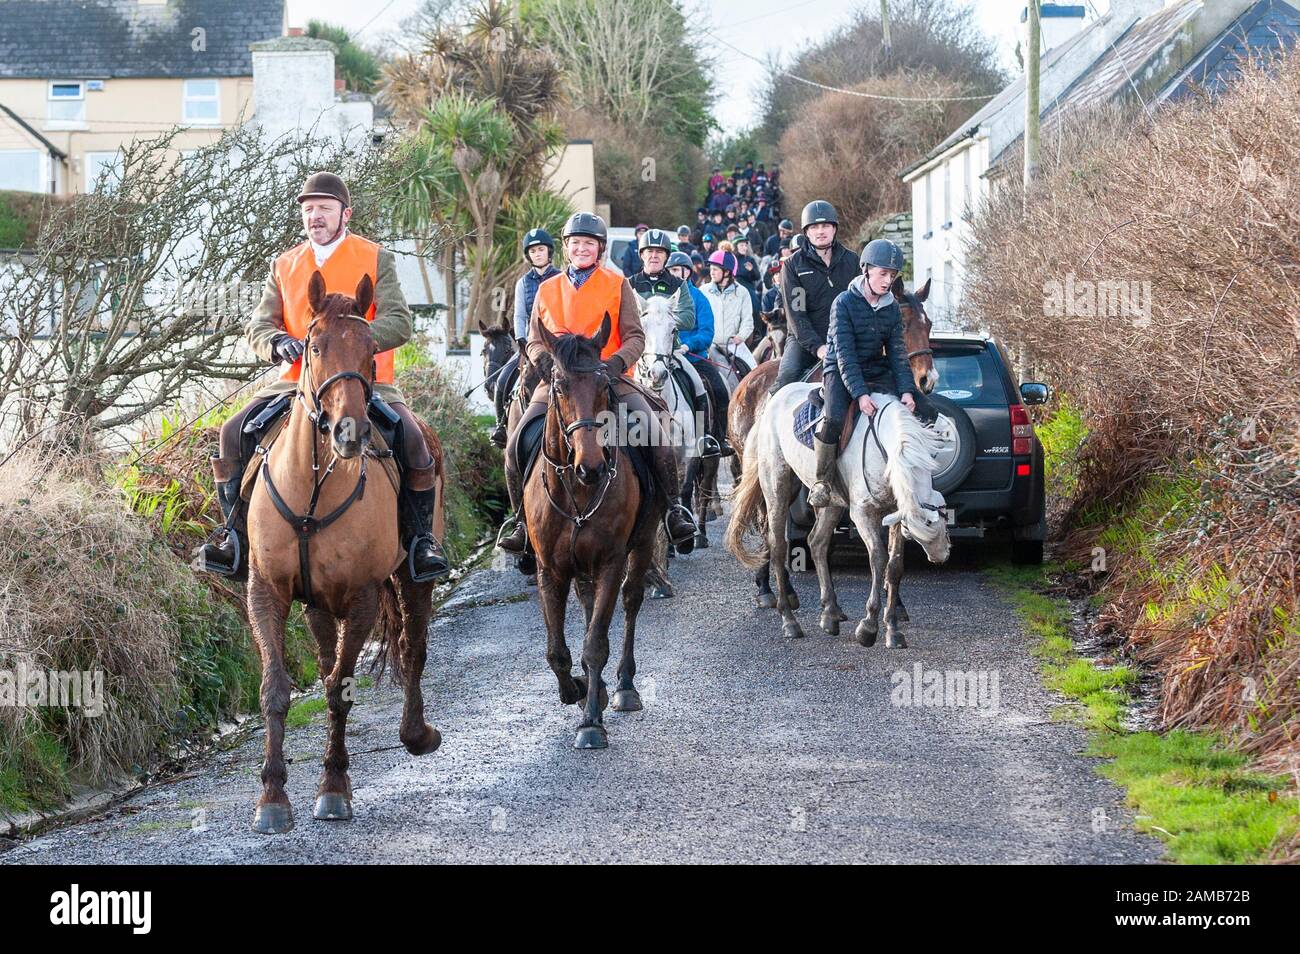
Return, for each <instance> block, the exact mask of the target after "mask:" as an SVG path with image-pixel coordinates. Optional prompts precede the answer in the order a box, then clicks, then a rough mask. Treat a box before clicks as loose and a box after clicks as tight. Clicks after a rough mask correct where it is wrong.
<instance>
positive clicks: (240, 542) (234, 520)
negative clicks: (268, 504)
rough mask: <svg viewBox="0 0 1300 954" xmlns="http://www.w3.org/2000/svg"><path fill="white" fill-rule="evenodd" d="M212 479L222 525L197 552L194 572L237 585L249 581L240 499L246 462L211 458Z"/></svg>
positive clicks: (245, 526) (244, 517) (244, 513)
mask: <svg viewBox="0 0 1300 954" xmlns="http://www.w3.org/2000/svg"><path fill="white" fill-rule="evenodd" d="M212 477H213V483H214V485H215V486H216V489H217V503H218V504H219V505H220V506H221V515H222V517H223V518H224V522H223V524H222V525H221V526H220V527H218V528H217V529H216V531H215V532H214V533H213V535H212V536H211V537H210V538H209V539H208V540H207V542H205V543H204V544H203V545H202V546H200V547H199V548H198V549H196V550H195V551H194V560H193V562H192V563H191V564H190V565H191V566H192V567H193V568H194V569H195V570H200V571H203V572H207V573H217V574H219V575H221V576H228V577H231V578H232V579H234V580H236V581H242V580H246V579H248V513H247V510H246V508H245V507H244V502H243V500H241V499H240V496H239V487H240V484H241V483H243V479H244V467H243V462H242V461H240V460H238V459H235V460H227V459H224V458H221V457H213V458H212Z"/></svg>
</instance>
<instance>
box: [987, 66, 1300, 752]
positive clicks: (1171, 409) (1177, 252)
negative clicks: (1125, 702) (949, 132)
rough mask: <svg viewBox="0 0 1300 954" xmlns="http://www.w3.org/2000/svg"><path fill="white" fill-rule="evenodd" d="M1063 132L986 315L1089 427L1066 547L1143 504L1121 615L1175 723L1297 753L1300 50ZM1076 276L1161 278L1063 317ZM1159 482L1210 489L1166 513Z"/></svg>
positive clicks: (998, 199) (991, 209)
mask: <svg viewBox="0 0 1300 954" xmlns="http://www.w3.org/2000/svg"><path fill="white" fill-rule="evenodd" d="M1044 141H1045V143H1044V144H1045V151H1046V152H1047V153H1048V154H1047V155H1046V156H1045V160H1046V161H1045V163H1044V170H1043V179H1042V181H1041V183H1040V184H1039V186H1038V187H1036V188H1035V190H1034V191H1033V193H1032V195H1031V196H1030V201H1029V202H1028V203H1027V205H1026V206H1025V207H1024V208H1023V209H1022V196H1021V194H1020V190H1019V188H1018V187H1017V186H1011V187H1007V188H1005V189H1000V190H995V195H994V196H993V198H992V200H991V201H990V202H989V203H988V205H987V206H986V208H984V209H983V210H982V211H981V213H980V214H979V216H978V218H977V222H976V229H975V233H976V244H975V246H974V247H973V248H972V255H971V273H970V275H969V276H968V281H967V284H966V287H967V292H966V294H967V302H966V305H967V308H968V310H969V312H970V315H969V317H971V318H973V319H975V320H976V321H978V322H979V323H981V324H983V325H984V326H986V327H988V328H990V329H992V330H993V331H994V332H995V333H996V334H997V335H998V336H999V337H1001V338H1003V339H1004V340H1007V341H1009V342H1016V343H1020V344H1023V346H1024V347H1025V349H1026V356H1027V359H1028V362H1029V363H1030V364H1031V365H1032V366H1033V368H1034V369H1035V372H1036V373H1039V374H1042V375H1044V376H1045V377H1046V379H1047V380H1050V381H1052V382H1053V383H1054V384H1055V385H1056V386H1057V387H1058V388H1059V389H1060V390H1061V391H1062V392H1064V393H1066V394H1068V395H1069V396H1070V399H1071V401H1072V402H1073V404H1074V405H1075V406H1077V407H1079V408H1080V410H1081V412H1082V414H1083V416H1084V419H1085V422H1086V424H1087V425H1088V427H1089V436H1088V438H1087V440H1086V442H1085V444H1084V446H1083V448H1082V450H1081V454H1080V480H1079V485H1078V490H1077V493H1076V495H1075V497H1074V499H1073V501H1072V503H1071V506H1070V508H1069V511H1068V515H1067V521H1066V522H1067V526H1068V527H1069V528H1070V532H1069V533H1068V535H1067V537H1066V539H1065V541H1064V552H1065V554H1066V555H1067V556H1071V555H1072V556H1080V557H1083V558H1084V559H1085V560H1087V559H1090V558H1091V557H1090V551H1091V547H1092V546H1093V545H1095V544H1096V543H1097V541H1098V540H1099V539H1103V540H1104V539H1107V537H1106V534H1107V532H1108V531H1110V533H1111V536H1112V537H1114V536H1115V535H1116V534H1118V532H1119V530H1120V529H1122V528H1120V527H1118V526H1117V523H1118V522H1119V521H1120V520H1121V518H1123V517H1124V515H1125V514H1128V515H1130V517H1131V516H1132V515H1133V514H1137V515H1138V518H1139V519H1140V520H1141V521H1143V525H1142V528H1141V529H1142V530H1143V531H1144V539H1143V540H1142V542H1141V545H1140V547H1139V548H1138V550H1137V551H1136V553H1137V555H1134V551H1132V550H1130V551H1129V552H1128V554H1127V555H1126V556H1125V557H1124V558H1116V557H1115V556H1112V559H1111V561H1110V573H1109V575H1108V577H1107V580H1106V590H1105V593H1106V596H1107V598H1108V605H1107V607H1106V610H1105V613H1104V617H1105V619H1106V621H1108V622H1110V623H1112V624H1114V625H1115V626H1116V627H1117V628H1118V629H1119V630H1120V631H1121V632H1124V633H1126V634H1127V635H1128V638H1129V640H1130V643H1131V645H1132V646H1133V647H1135V649H1136V650H1137V651H1138V654H1139V655H1140V656H1141V657H1142V658H1145V659H1146V660H1149V661H1150V662H1152V663H1153V664H1154V665H1155V666H1156V668H1157V669H1158V671H1159V672H1160V674H1161V676H1162V679H1163V694H1162V702H1161V715H1162V717H1163V720H1164V723H1165V725H1166V726H1214V727H1218V728H1225V729H1227V730H1229V731H1230V732H1231V733H1232V734H1233V735H1234V736H1235V737H1236V738H1237V740H1238V741H1239V742H1240V743H1241V744H1242V745H1243V746H1244V747H1245V748H1246V749H1247V750H1248V751H1252V752H1255V753H1257V754H1260V755H1261V756H1264V757H1265V758H1264V761H1265V763H1266V764H1270V763H1271V764H1274V765H1279V766H1280V765H1283V764H1286V763H1287V762H1288V759H1289V758H1291V757H1293V756H1294V755H1295V754H1296V753H1298V752H1300V740H1298V739H1297V734H1298V731H1297V719H1296V717H1297V713H1300V635H1298V634H1297V629H1296V627H1297V622H1296V621H1297V615H1296V614H1297V606H1296V579H1295V574H1296V562H1297V553H1298V550H1300V547H1298V546H1297V543H1298V541H1297V519H1296V518H1297V513H1300V475H1298V473H1297V467H1296V461H1297V451H1298V450H1300V430H1298V428H1297V424H1298V423H1300V413H1298V412H1300V402H1298V400H1297V386H1298V385H1300V380H1298V377H1297V367H1296V361H1297V340H1298V338H1300V187H1298V186H1297V185H1296V184H1295V181H1294V172H1295V170H1296V169H1297V168H1300V57H1297V56H1292V57H1290V58H1289V59H1285V60H1283V61H1280V62H1279V63H1277V64H1274V65H1272V66H1270V67H1266V68H1261V69H1255V70H1250V71H1248V72H1247V74H1246V75H1245V76H1244V77H1243V78H1242V80H1241V81H1240V82H1239V83H1238V84H1237V85H1236V86H1235V87H1234V89H1233V90H1232V91H1231V92H1230V93H1229V94H1228V95H1226V96H1224V97H1223V98H1222V99H1220V100H1219V101H1217V102H1213V103H1210V102H1204V101H1202V102H1194V103H1188V104H1184V105H1180V106H1176V107H1172V108H1165V109H1162V110H1161V111H1160V112H1159V113H1158V114H1157V116H1156V119H1155V121H1154V122H1148V121H1146V120H1145V119H1139V120H1138V121H1137V122H1136V123H1129V124H1125V123H1123V122H1121V121H1120V117H1118V116H1116V115H1114V114H1101V115H1094V116H1091V117H1086V118H1085V119H1084V120H1082V121H1078V122H1076V123H1075V124H1073V128H1071V129H1068V130H1067V129H1062V130H1059V131H1057V132H1056V133H1053V132H1052V131H1050V130H1049V131H1048V133H1046V134H1045V136H1044ZM1018 180H1019V171H1018V169H1015V168H1013V169H1012V170H1011V171H1010V174H1009V175H1008V177H1007V179H1006V180H1005V181H1010V182H1018ZM1071 275H1072V276H1073V277H1074V279H1075V281H1076V282H1081V281H1089V282H1099V281H1100V282H1116V281H1120V282H1126V283H1127V282H1137V283H1143V282H1150V285H1151V296H1150V306H1151V307H1150V316H1149V317H1150V320H1149V323H1144V322H1142V321H1140V320H1139V321H1135V320H1134V316H1133V315H1124V314H1105V315H1099V316H1097V315H1093V316H1089V315H1085V314H1066V315H1062V316H1049V315H1048V314H1047V313H1046V309H1045V298H1046V295H1047V290H1048V285H1047V283H1049V282H1062V283H1063V282H1065V281H1066V279H1067V276H1071ZM1153 479H1154V480H1157V481H1158V480H1165V481H1176V480H1183V481H1190V483H1185V484H1184V487H1187V486H1190V487H1191V488H1192V489H1191V492H1190V493H1183V494H1181V495H1180V494H1177V493H1175V494H1173V495H1172V497H1171V498H1170V499H1173V500H1181V503H1179V505H1178V509H1177V510H1175V511H1174V512H1164V513H1157V512H1149V511H1150V506H1151V503H1150V501H1148V506H1147V508H1146V510H1145V511H1144V509H1143V507H1142V506H1140V504H1141V500H1142V499H1143V498H1142V493H1144V492H1148V491H1149V488H1150V486H1151V482H1152V480H1153ZM1197 488H1199V491H1198V489H1197ZM1156 499H1157V500H1158V499H1159V496H1158V495H1157V497H1156ZM1156 509H1157V510H1158V509H1159V507H1157V508H1156ZM1099 520H1100V523H1099V522H1098V521H1099ZM1252 692H1254V693H1255V694H1256V695H1257V701H1256V702H1254V703H1253V704H1252V702H1251V700H1250V694H1251V693H1252Z"/></svg>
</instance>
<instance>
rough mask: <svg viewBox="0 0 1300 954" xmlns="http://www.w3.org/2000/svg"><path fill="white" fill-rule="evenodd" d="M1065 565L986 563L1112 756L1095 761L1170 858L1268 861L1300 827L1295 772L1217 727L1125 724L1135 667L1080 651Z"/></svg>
mask: <svg viewBox="0 0 1300 954" xmlns="http://www.w3.org/2000/svg"><path fill="white" fill-rule="evenodd" d="M1060 569H1061V568H1060V567H1059V566H1055V565H1050V564H1049V565H1047V566H1042V567H1010V566H996V567H990V568H988V569H987V570H986V573H987V574H988V576H989V577H990V578H991V579H992V580H993V581H994V583H996V584H997V585H998V586H999V588H1001V589H1002V590H1003V591H1004V592H1005V593H1006V595H1007V596H1008V597H1009V599H1010V600H1011V602H1012V604H1013V605H1014V606H1015V608H1016V611H1017V613H1018V614H1019V616H1020V618H1021V620H1022V621H1023V622H1024V625H1025V628H1026V629H1027V630H1028V632H1029V634H1030V635H1031V636H1032V637H1034V645H1033V647H1032V649H1033V652H1034V654H1035V656H1037V657H1038V659H1039V661H1040V665H1041V670H1042V674H1043V681H1044V682H1045V683H1046V684H1047V686H1048V687H1049V688H1050V689H1052V690H1054V691H1055V692H1057V693H1059V694H1060V695H1062V696H1063V697H1064V698H1065V699H1066V700H1067V704H1066V706H1064V707H1063V709H1062V714H1063V715H1064V716H1065V717H1067V718H1073V719H1076V720H1077V721H1079V722H1080V723H1081V724H1083V725H1084V726H1085V727H1086V728H1087V731H1088V748H1087V750H1086V754H1087V755H1089V756H1092V757H1094V758H1099V759H1104V760H1106V761H1105V762H1104V763H1103V764H1102V765H1100V766H1099V767H1098V771H1099V772H1100V773H1101V774H1102V775H1104V776H1105V777H1106V778H1109V779H1111V780H1112V781H1114V782H1115V783H1116V784H1118V785H1121V786H1123V787H1124V789H1125V792H1126V800H1127V803H1128V804H1129V806H1130V807H1132V808H1133V809H1134V812H1135V814H1136V825H1137V828H1138V830H1139V831H1142V832H1146V833H1149V834H1153V835H1155V836H1156V837H1158V838H1160V840H1161V841H1162V842H1164V845H1165V850H1166V852H1167V856H1168V858H1169V860H1171V861H1174V862H1178V863H1181V864H1248V863H1257V862H1264V861H1268V860H1269V858H1270V856H1271V855H1272V854H1273V853H1274V852H1276V851H1277V850H1278V849H1279V848H1280V846H1282V845H1284V844H1285V843H1286V842H1287V841H1288V840H1289V839H1291V838H1293V837H1294V836H1295V831H1296V825H1297V804H1296V798H1295V792H1294V786H1293V785H1292V784H1291V783H1290V780H1289V779H1287V777H1286V776H1284V775H1271V774H1267V773H1262V772H1257V771H1254V770H1252V768H1251V767H1250V759H1249V757H1248V756H1246V755H1245V754H1243V753H1240V752H1238V751H1236V750H1235V749H1233V748H1232V747H1231V746H1230V745H1229V744H1228V743H1227V742H1226V741H1224V740H1223V738H1222V737H1220V736H1218V735H1216V734H1215V733H1211V732H1187V731H1181V730H1175V731H1172V732H1167V733H1159V732H1145V731H1144V732H1130V731H1127V730H1125V729H1124V727H1123V717H1124V713H1125V710H1126V708H1127V706H1128V704H1129V702H1130V700H1131V693H1132V688H1133V686H1134V685H1135V683H1136V680H1137V677H1136V673H1135V672H1134V671H1133V670H1132V668H1131V667H1129V666H1127V665H1117V666H1109V667H1107V666H1102V665H1099V664H1098V663H1097V662H1095V661H1094V660H1091V659H1087V658H1084V657H1081V656H1079V655H1078V654H1077V653H1075V651H1074V644H1073V642H1072V641H1071V639H1070V633H1069V608H1068V603H1067V602H1066V600H1065V599H1064V598H1063V597H1059V596H1055V595H1052V594H1051V593H1049V592H1047V590H1048V587H1049V586H1050V582H1051V576H1052V575H1053V574H1054V573H1056V572H1059V571H1060ZM1288 790H1290V794H1289V795H1287V794H1285V793H1287V792H1288Z"/></svg>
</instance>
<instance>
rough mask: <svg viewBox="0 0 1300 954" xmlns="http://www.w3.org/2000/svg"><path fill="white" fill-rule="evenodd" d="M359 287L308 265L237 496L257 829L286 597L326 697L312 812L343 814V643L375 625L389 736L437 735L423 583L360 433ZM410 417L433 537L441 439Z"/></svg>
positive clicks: (268, 825)
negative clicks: (261, 435)
mask: <svg viewBox="0 0 1300 954" xmlns="http://www.w3.org/2000/svg"><path fill="white" fill-rule="evenodd" d="M373 297H374V286H373V284H372V283H371V280H370V277H369V276H368V275H367V276H365V277H363V278H362V279H361V282H360V283H359V284H358V285H357V288H356V294H355V296H354V297H352V298H349V297H348V296H346V295H340V294H326V293H325V281H324V279H323V278H322V277H321V274H320V272H316V273H314V274H313V275H312V277H311V281H310V284H309V285H308V301H309V303H310V306H311V311H312V315H313V316H314V317H313V318H312V321H311V323H310V325H308V328H307V337H306V340H305V341H304V346H305V347H304V352H303V359H302V373H301V374H300V375H299V380H298V389H297V393H296V394H295V400H294V402H293V406H292V409H291V410H290V412H289V418H288V421H287V422H286V424H285V426H284V430H283V431H282V433H281V435H280V437H279V439H278V440H276V441H275V442H274V443H273V444H272V445H271V449H270V450H269V451H267V452H266V453H265V454H264V455H263V457H264V459H263V462H262V465H261V470H260V472H259V474H258V478H257V482H256V484H254V487H253V492H252V496H251V498H250V500H249V505H248V540H249V561H248V562H249V574H248V588H247V598H248V618H249V620H250V621H251V623H252V628H253V635H254V637H255V638H256V640H257V645H258V649H259V651H260V652H261V656H262V686H261V708H262V715H263V717H264V718H265V720H266V740H265V752H264V759H263V763H262V794H261V796H260V797H259V798H258V800H257V805H256V809H255V812H254V815H253V826H252V827H253V830H254V831H256V832H259V833H261V834H279V833H282V832H286V831H289V830H290V829H292V828H293V810H292V808H291V806H290V804H289V798H288V796H287V795H286V794H285V791H284V785H285V781H286V778H287V773H286V769H285V762H284V751H283V749H284V723H285V716H286V714H287V713H288V711H289V689H290V683H289V677H288V674H287V672H286V671H285V664H284V653H285V648H284V630H285V620H286V619H287V618H288V615H289V608H290V605H291V604H292V603H293V601H294V600H298V601H300V602H302V603H303V604H304V605H305V607H306V617H307V626H308V628H309V629H310V630H311V633H312V636H314V637H315V639H316V649H317V659H318V661H319V663H320V673H321V680H322V682H323V683H324V686H325V696H326V700H327V702H328V706H329V725H328V728H327V730H326V731H327V737H326V745H325V756H324V771H323V773H322V775H321V779H320V785H319V789H318V792H317V799H316V804H315V808H314V810H313V817H315V818H317V819H319V820H340V821H346V820H348V819H350V818H351V817H352V786H351V781H350V779H349V777H348V752H347V745H346V739H345V736H346V731H347V717H348V712H349V710H350V709H351V708H352V702H353V700H354V697H355V690H356V680H355V678H354V673H355V670H356V663H357V657H358V656H359V655H360V653H361V650H362V648H363V646H364V644H365V643H366V641H367V639H368V638H369V637H370V635H371V633H372V631H374V632H375V635H376V636H377V637H378V639H379V653H378V655H377V662H379V663H380V664H381V665H382V664H383V663H384V662H386V661H387V660H388V658H389V657H390V656H391V657H392V660H393V671H394V676H395V678H396V679H397V681H398V682H399V683H401V684H402V685H403V687H404V689H405V697H406V698H405V706H404V708H403V710H402V723H401V728H400V731H399V733H398V734H399V737H400V739H401V741H402V744H403V745H404V746H405V747H406V749H407V751H408V752H410V753H411V754H412V755H425V754H428V753H430V752H432V751H434V750H435V749H437V748H438V745H439V744H440V743H441V741H442V737H441V736H440V735H439V733H438V730H437V729H434V728H433V727H432V726H430V725H429V724H428V723H427V722H425V721H424V700H423V696H422V694H421V690H420V677H421V675H422V674H423V672H424V664H425V654H426V642H427V635H428V633H427V631H428V625H429V617H430V615H431V614H432V611H433V587H434V584H433V583H432V582H429V583H415V582H412V580H411V578H410V574H409V572H408V570H407V566H406V562H407V561H406V560H405V559H404V554H403V552H402V547H401V545H400V541H399V537H398V521H397V492H396V490H395V489H394V488H393V485H392V482H391V481H390V480H389V479H388V477H387V475H386V474H385V473H384V471H383V470H382V468H381V467H380V466H379V465H378V463H377V461H378V458H377V456H376V451H375V449H374V448H373V447H372V446H371V443H370V421H369V417H368V413H367V412H368V406H369V403H370V397H371V393H372V388H373V384H374V377H375V350H376V349H375V344H374V339H373V338H372V337H371V333H370V323H369V322H368V321H366V319H365V318H363V317H362V316H363V315H364V314H365V313H366V311H367V310H368V309H369V308H370V304H371V302H372V300H373ZM421 427H422V430H423V431H424V437H425V440H426V442H427V443H428V446H429V452H430V454H431V455H432V456H433V460H434V463H435V466H436V468H437V473H438V475H439V476H438V478H437V484H436V489H437V490H438V494H437V501H438V503H437V508H436V512H435V513H434V515H433V529H434V532H435V533H436V534H437V535H438V536H439V537H442V536H443V532H444V519H443V503H442V501H443V494H442V480H443V476H442V475H443V469H442V447H441V445H440V443H439V442H438V438H437V435H436V434H434V433H433V431H432V430H430V429H429V428H428V427H427V426H425V425H421ZM376 621H378V622H379V626H378V629H377V630H376Z"/></svg>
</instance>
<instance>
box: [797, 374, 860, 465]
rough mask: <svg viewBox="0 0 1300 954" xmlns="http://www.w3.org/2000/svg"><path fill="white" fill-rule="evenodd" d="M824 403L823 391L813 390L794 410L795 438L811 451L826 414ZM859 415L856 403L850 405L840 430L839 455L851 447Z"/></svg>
mask: <svg viewBox="0 0 1300 954" xmlns="http://www.w3.org/2000/svg"><path fill="white" fill-rule="evenodd" d="M824 403H825V399H824V397H823V395H822V389H821V388H813V389H812V390H811V391H810V392H808V397H807V398H806V399H805V400H804V401H803V402H801V403H800V404H799V406H798V407H796V408H795V409H794V436H795V437H797V438H798V439H799V443H800V444H802V445H803V446H804V447H807V448H808V449H809V450H812V449H813V448H814V444H813V441H814V440H815V439H816V433H817V425H818V424H819V423H821V419H822V416H823V413H824ZM859 413H860V412H859V410H858V405H857V402H856V401H855V402H853V403H852V404H850V405H849V410H848V413H847V414H845V415H844V425H843V426H842V427H841V428H840V441H839V449H838V450H837V451H836V454H837V455H838V454H843V453H844V448H846V447H848V446H849V441H850V440H851V439H852V437H853V428H854V426H855V425H856V424H857V421H858V414H859Z"/></svg>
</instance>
